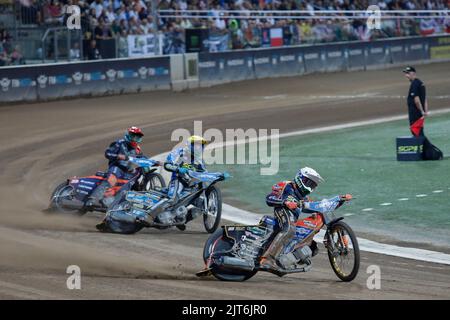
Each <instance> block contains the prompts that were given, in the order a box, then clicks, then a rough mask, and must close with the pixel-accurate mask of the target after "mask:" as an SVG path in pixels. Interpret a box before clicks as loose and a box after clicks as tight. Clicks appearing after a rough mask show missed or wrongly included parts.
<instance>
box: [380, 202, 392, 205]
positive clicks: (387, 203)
mask: <svg viewBox="0 0 450 320" xmlns="http://www.w3.org/2000/svg"><path fill="white" fill-rule="evenodd" d="M390 205H392V203H391V202H384V203H380V206H390Z"/></svg>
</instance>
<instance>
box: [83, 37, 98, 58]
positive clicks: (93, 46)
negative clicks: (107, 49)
mask: <svg viewBox="0 0 450 320" xmlns="http://www.w3.org/2000/svg"><path fill="white" fill-rule="evenodd" d="M86 51H87V53H86V57H87V59H88V60H98V59H101V58H102V57H101V55H100V51H99V50H98V48H97V41H95V39H92V40H91V41H90V42H89V46H88V48H87V50H86Z"/></svg>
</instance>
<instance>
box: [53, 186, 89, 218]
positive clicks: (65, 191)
mask: <svg viewBox="0 0 450 320" xmlns="http://www.w3.org/2000/svg"><path fill="white" fill-rule="evenodd" d="M72 192H73V187H72V186H71V185H69V184H68V183H67V182H63V183H61V184H59V185H58V186H57V187H56V188H55V190H54V191H53V193H52V196H51V197H50V205H49V208H48V209H49V211H58V212H63V213H78V214H80V215H82V214H84V212H83V211H80V210H78V209H68V208H65V207H64V206H63V205H62V204H61V199H63V198H64V197H72V196H71V193H72Z"/></svg>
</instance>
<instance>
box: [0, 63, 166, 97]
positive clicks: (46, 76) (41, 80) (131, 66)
mask: <svg viewBox="0 0 450 320" xmlns="http://www.w3.org/2000/svg"><path fill="white" fill-rule="evenodd" d="M169 60H170V58H169V56H165V57H152V58H139V59H130V58H128V59H112V60H101V61H89V62H73V63H56V64H42V65H30V66H17V67H4V68H0V90H1V91H0V102H14V101H45V100H55V99H62V98H70V97H82V96H101V95H111V94H121V93H132V92H141V91H151V90H160V89H170V65H169V64H170V63H169Z"/></svg>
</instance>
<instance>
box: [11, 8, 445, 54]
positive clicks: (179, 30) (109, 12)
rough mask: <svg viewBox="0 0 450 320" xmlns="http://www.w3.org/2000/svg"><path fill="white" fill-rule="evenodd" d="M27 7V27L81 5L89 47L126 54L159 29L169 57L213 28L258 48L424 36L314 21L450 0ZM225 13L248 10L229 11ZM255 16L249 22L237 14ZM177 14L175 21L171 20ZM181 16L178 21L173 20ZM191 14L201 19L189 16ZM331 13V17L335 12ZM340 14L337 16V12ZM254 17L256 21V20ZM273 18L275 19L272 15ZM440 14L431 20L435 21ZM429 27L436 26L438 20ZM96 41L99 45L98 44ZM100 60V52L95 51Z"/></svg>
mask: <svg viewBox="0 0 450 320" xmlns="http://www.w3.org/2000/svg"><path fill="white" fill-rule="evenodd" d="M16 1H20V3H21V5H22V6H21V20H22V23H23V24H37V25H62V24H64V23H65V22H66V19H67V17H68V14H67V10H66V8H67V7H68V6H70V5H77V6H79V7H80V9H81V27H82V30H83V33H84V38H85V39H87V40H89V41H90V42H89V46H91V45H94V49H95V46H96V43H98V42H100V41H101V40H103V39H112V38H115V39H118V40H119V41H118V44H119V52H121V51H126V50H125V47H126V37H127V36H128V35H145V34H151V33H153V32H154V31H155V30H158V32H160V33H163V34H164V35H165V36H166V38H167V39H170V48H169V49H168V50H169V52H168V53H176V52H179V51H182V46H183V43H184V30H185V29H189V28H208V29H209V32H210V35H217V36H220V35H227V37H228V39H229V41H228V49H240V48H249V47H258V46H260V45H261V36H262V35H261V32H262V29H263V28H270V27H281V28H283V39H284V44H285V45H291V44H299V43H311V42H331V41H345V40H369V39H376V38H384V37H392V36H408V35H417V34H420V28H421V26H420V22H418V20H414V19H411V20H407V19H402V20H400V19H399V20H386V21H384V20H383V25H382V30H378V31H375V32H370V33H368V32H367V28H366V23H365V20H363V19H350V16H351V15H352V13H343V14H339V15H341V16H345V17H346V18H347V17H348V19H341V18H339V19H338V18H336V19H321V18H314V16H316V15H317V13H316V11H317V10H366V9H367V8H368V6H369V5H378V6H379V7H380V9H381V10H428V9H434V10H445V9H448V8H450V0H156V5H157V9H159V10H167V11H165V12H163V13H160V14H159V18H158V20H157V21H154V17H153V15H152V0H16ZM185 10H207V12H208V13H207V15H208V18H205V14H204V13H203V16H202V17H198V18H196V17H186V15H188V13H186V12H185ZM223 10H242V12H240V13H232V12H231V13H229V12H224V11H223ZM253 10H260V11H267V10H283V11H284V10H305V11H307V13H306V14H302V15H308V16H309V17H311V18H310V19H291V18H288V19H286V18H277V16H280V14H278V15H275V17H268V18H264V17H263V16H256V15H255V14H254V13H251V11H253ZM238 14H239V15H241V16H249V18H248V19H241V18H236V17H235V16H236V15H238ZM169 15H171V16H172V17H168V16H169ZM174 15H176V17H173V16H174ZM189 15H191V16H192V15H195V14H193V13H189ZM330 15H331V14H330ZM333 15H336V14H333ZM250 16H251V17H250ZM272 16H273V15H272ZM434 18H435V16H430V19H422V20H425V21H426V20H430V21H431V20H433V21H434ZM443 19H445V18H442V17H441V18H439V20H440V21H439V24H436V25H437V28H442V26H443V28H444V30H437V31H445V24H446V23H447V25H448V26H447V28H449V30H450V23H448V20H447V22H444V23H442V20H443ZM430 21H428V22H429V23H428V24H433V23H434V22H433V21H431V22H430ZM92 40H95V41H92ZM93 52H94V53H93V56H94V59H95V56H96V54H95V50H94V51H93Z"/></svg>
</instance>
